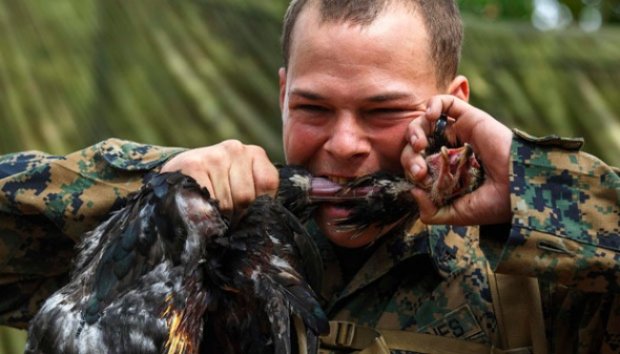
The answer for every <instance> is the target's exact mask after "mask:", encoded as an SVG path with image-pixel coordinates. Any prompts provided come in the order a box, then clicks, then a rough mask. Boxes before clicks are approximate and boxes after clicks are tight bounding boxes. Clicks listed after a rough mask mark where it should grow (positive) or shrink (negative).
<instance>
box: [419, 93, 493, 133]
mask: <svg viewBox="0 0 620 354" xmlns="http://www.w3.org/2000/svg"><path fill="white" fill-rule="evenodd" d="M442 113H445V114H446V115H447V116H448V117H450V118H452V119H454V121H455V122H454V124H453V125H452V126H451V127H450V128H451V131H452V132H453V133H455V134H456V136H457V137H458V139H459V141H461V142H469V143H471V140H472V139H471V136H472V133H473V131H474V129H475V127H476V126H477V125H478V124H479V123H481V122H482V121H483V120H485V119H491V120H493V121H495V119H494V118H493V117H491V116H490V115H488V114H487V113H486V112H484V111H482V110H479V109H478V108H476V107H474V106H472V105H470V104H469V103H467V102H465V101H463V100H461V99H460V98H458V97H456V96H451V95H439V96H434V97H432V98H431V99H430V101H429V104H428V110H427V112H426V114H427V115H426V118H427V119H428V120H430V121H431V122H432V124H433V126H434V124H435V121H436V120H437V119H439V117H440V116H441V114H442Z"/></svg>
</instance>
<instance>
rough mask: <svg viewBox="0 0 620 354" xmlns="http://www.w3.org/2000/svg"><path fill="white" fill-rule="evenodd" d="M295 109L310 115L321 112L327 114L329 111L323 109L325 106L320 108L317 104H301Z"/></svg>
mask: <svg viewBox="0 0 620 354" xmlns="http://www.w3.org/2000/svg"><path fill="white" fill-rule="evenodd" d="M295 109H298V110H301V111H305V112H309V113H321V112H327V111H328V109H327V108H325V107H323V106H319V105H315V104H300V105H298V106H296V107H295Z"/></svg>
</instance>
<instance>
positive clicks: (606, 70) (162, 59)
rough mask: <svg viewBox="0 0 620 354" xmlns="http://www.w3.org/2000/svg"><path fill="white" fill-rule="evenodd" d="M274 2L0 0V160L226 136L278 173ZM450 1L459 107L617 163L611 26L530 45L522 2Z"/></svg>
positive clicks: (619, 127)
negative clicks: (105, 144) (462, 21)
mask: <svg viewBox="0 0 620 354" xmlns="http://www.w3.org/2000/svg"><path fill="white" fill-rule="evenodd" d="M286 3H287V1H285V0H278V1H258V0H175V1H170V0H149V1H148V2H138V1H123V0H55V1H47V0H24V1H12V0H0V124H1V126H2V128H3V129H0V153H6V152H10V151H18V150H26V149H39V150H45V151H49V152H52V153H59V154H62V153H67V152H70V151H72V150H75V149H78V148H80V147H83V146H86V145H89V144H92V143H95V142H97V141H99V140H101V139H105V138H107V137H110V136H115V137H120V138H126V139H131V140H136V141H140V142H146V143H152V144H162V145H177V146H186V147H194V146H202V145H209V144H213V143H216V142H219V141H221V140H223V139H228V138H238V139H242V140H243V141H245V142H248V143H255V144H258V145H261V146H263V147H265V149H266V150H267V151H268V153H269V154H270V156H271V157H272V159H274V160H276V161H282V159H283V154H282V151H281V146H280V145H281V144H280V113H279V108H278V82H277V75H276V72H277V69H278V67H279V66H280V64H281V58H280V51H279V40H278V39H279V33H280V22H281V16H282V14H283V12H284V9H285V7H286ZM460 3H461V5H462V6H463V12H464V13H465V15H466V42H465V47H464V52H463V62H462V65H461V71H462V72H463V73H464V74H465V75H467V76H468V77H469V78H470V83H471V86H472V102H473V103H474V104H475V105H477V106H479V107H481V108H483V109H484V110H487V111H488V112H490V113H491V114H493V115H494V116H495V117H497V118H498V119H500V120H502V121H503V122H505V123H506V124H507V125H509V126H514V127H520V128H522V129H524V130H526V131H529V132H532V133H534V134H538V135H545V134H551V133H556V134H560V135H567V136H575V135H581V136H584V137H585V138H586V140H587V144H586V150H587V151H589V152H592V153H594V154H596V155H598V156H601V157H603V158H604V159H605V160H607V161H608V162H610V163H613V164H616V165H620V155H618V151H620V91H619V90H618V89H617V83H618V82H620V66H619V65H617V63H618V62H619V60H620V41H619V40H618V38H620V28H618V27H616V26H614V25H609V26H604V27H603V28H602V29H601V30H599V31H598V32H595V33H584V32H583V31H580V30H579V28H576V27H575V26H572V27H571V28H569V29H567V30H564V31H551V32H545V33H541V32H539V31H537V30H535V29H533V28H532V26H531V25H530V24H529V17H530V15H529V14H530V12H531V11H532V3H531V2H530V1H513V0H486V1H484V0H467V1H464V0H462V1H460ZM577 3H580V1H576V0H575V4H577ZM582 4H583V3H582ZM614 4H615V5H614ZM577 5H578V4H577ZM571 6H572V5H571ZM575 6H576V5H575ZM605 6H607V7H609V6H616V7H617V6H618V2H617V1H608V2H604V4H603V7H605ZM571 8H572V7H571ZM609 8H610V9H611V8H612V7H609ZM574 11H576V10H574ZM610 12H611V10H610ZM472 14H473V15H472ZM611 17H613V16H610V17H609V18H611ZM480 18H483V19H486V20H493V21H485V20H481V19H480ZM506 19H507V20H510V21H498V20H506ZM612 22H613V21H612ZM16 348H19V349H16ZM21 348H23V334H19V335H17V336H16V335H14V332H10V333H9V332H3V331H0V354H12V353H17V352H21Z"/></svg>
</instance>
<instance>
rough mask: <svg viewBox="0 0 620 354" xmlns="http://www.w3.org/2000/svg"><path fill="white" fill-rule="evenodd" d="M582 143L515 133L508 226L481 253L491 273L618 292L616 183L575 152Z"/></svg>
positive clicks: (611, 172) (619, 180)
mask: <svg viewBox="0 0 620 354" xmlns="http://www.w3.org/2000/svg"><path fill="white" fill-rule="evenodd" d="M582 143H583V142H582V141H581V140H579V139H562V138H559V137H557V136H550V137H544V138H534V137H531V136H529V135H527V134H525V133H523V132H520V131H515V138H514V140H513V144H512V151H511V154H512V162H511V166H510V173H511V177H510V182H511V191H510V192H511V206H512V212H513V219H512V225H511V228H510V233H509V236H508V239H507V241H506V242H505V243H504V244H503V245H502V246H500V247H495V250H496V252H495V254H494V252H491V255H490V256H489V254H487V256H489V257H488V258H489V260H490V261H491V266H492V267H493V268H494V269H495V270H496V271H497V272H499V273H511V274H521V275H526V276H535V277H538V278H542V279H546V280H549V281H553V282H558V283H560V284H564V285H567V286H570V287H576V288H578V289H581V290H583V291H588V292H610V291H611V292H618V291H620V176H619V175H618V170H617V169H614V168H612V167H610V166H608V165H606V164H605V163H603V162H602V161H600V160H599V159H597V158H595V157H593V156H591V155H589V154H587V153H584V152H580V151H579V149H580V148H581V145H582ZM483 248H484V247H483ZM485 251H486V249H485Z"/></svg>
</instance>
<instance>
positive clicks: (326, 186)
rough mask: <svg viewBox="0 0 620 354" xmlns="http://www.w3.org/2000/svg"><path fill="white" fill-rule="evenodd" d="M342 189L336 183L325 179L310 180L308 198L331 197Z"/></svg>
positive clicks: (315, 178)
mask: <svg viewBox="0 0 620 354" xmlns="http://www.w3.org/2000/svg"><path fill="white" fill-rule="evenodd" d="M341 189H342V186H341V185H339V184H338V183H334V182H332V181H330V180H328V179H327V178H322V177H314V178H312V186H311V188H310V196H312V197H331V196H334V195H335V194H336V193H338V192H339V191H340V190H341Z"/></svg>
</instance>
